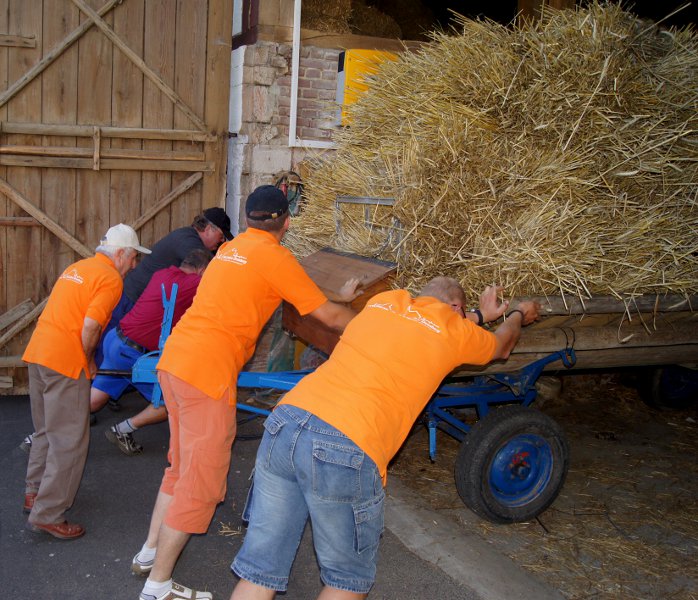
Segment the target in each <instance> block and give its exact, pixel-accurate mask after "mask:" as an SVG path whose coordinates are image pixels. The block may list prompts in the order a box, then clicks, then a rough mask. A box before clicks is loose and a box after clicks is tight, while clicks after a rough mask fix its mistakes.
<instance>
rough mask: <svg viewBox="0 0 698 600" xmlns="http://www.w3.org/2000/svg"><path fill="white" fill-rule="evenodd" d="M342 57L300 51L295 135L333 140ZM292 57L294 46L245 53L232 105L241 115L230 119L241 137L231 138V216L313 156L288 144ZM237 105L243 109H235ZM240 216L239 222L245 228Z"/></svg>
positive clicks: (261, 46)
mask: <svg viewBox="0 0 698 600" xmlns="http://www.w3.org/2000/svg"><path fill="white" fill-rule="evenodd" d="M339 52H340V51H339V50H333V49H325V48H315V47H312V46H303V47H301V56H300V67H299V81H298V105H297V128H296V136H297V138H300V139H302V140H303V141H309V140H320V141H325V142H328V141H331V136H332V130H333V129H335V128H336V122H337V106H336V104H335V96H336V87H337V60H338V56H339ZM291 56H292V48H291V46H290V44H282V43H275V42H263V41H260V42H258V43H257V44H255V45H253V46H247V47H246V48H245V49H244V58H243V59H242V64H240V65H239V68H241V69H242V76H241V77H239V78H237V81H238V82H239V83H238V84H237V85H238V86H239V89H238V90H237V92H238V93H235V91H236V90H235V88H234V89H233V90H232V92H233V93H232V98H233V100H232V101H231V103H232V104H233V106H231V115H232V114H234V113H235V115H236V116H235V118H232V117H231V131H232V133H234V134H236V136H235V137H233V138H232V139H231V145H232V146H234V148H231V149H230V150H231V152H230V153H229V156H230V157H231V160H235V161H237V162H236V164H230V165H229V167H228V172H229V197H228V203H229V209H230V211H231V214H232V213H233V212H235V211H239V210H240V209H241V205H242V204H243V203H244V198H246V197H247V195H248V194H249V193H250V192H251V191H252V190H253V189H254V188H255V187H257V186H258V185H262V184H266V183H275V177H276V175H277V174H278V173H280V172H282V171H288V170H295V169H296V168H297V165H298V163H300V162H301V161H302V160H303V158H304V157H305V156H306V154H307V152H308V151H307V150H305V149H302V148H290V147H289V145H288V135H289V121H290V113H291ZM233 68H234V69H235V66H234V67H233ZM234 81H235V78H234ZM233 85H234V86H236V84H235V83H234V84H233ZM236 98H237V100H236ZM236 102H237V103H239V105H240V106H239V107H237V106H234V104H235V103H236ZM236 129H237V130H236ZM316 151H317V150H316ZM232 173H237V174H236V175H235V179H236V181H231V180H230V176H231V174H232ZM240 214H241V219H240V222H241V223H244V219H242V213H240ZM241 228H243V227H241Z"/></svg>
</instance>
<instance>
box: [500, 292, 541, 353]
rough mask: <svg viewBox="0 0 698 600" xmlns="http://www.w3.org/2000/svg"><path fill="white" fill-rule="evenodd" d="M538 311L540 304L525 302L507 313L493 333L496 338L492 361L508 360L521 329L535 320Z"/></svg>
mask: <svg viewBox="0 0 698 600" xmlns="http://www.w3.org/2000/svg"><path fill="white" fill-rule="evenodd" d="M539 310H540V304H538V303H537V302H532V301H526V302H520V303H519V304H517V305H516V306H515V307H514V308H513V309H512V310H511V311H510V312H509V316H508V317H507V318H506V320H505V321H504V323H502V324H501V325H500V326H499V327H497V330H496V331H495V332H494V335H495V337H496V338H497V345H496V347H495V351H494V357H493V360H496V359H499V358H509V354H511V351H512V350H513V349H514V346H516V342H518V341H519V337H520V336H521V327H523V326H525V325H529V324H530V323H533V321H535V320H537V319H538V311H539Z"/></svg>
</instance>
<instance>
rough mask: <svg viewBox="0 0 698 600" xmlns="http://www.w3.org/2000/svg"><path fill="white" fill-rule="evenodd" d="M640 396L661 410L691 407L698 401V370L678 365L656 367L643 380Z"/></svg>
mask: <svg viewBox="0 0 698 600" xmlns="http://www.w3.org/2000/svg"><path fill="white" fill-rule="evenodd" d="M640 397H641V398H642V399H643V400H644V402H645V403H646V404H647V405H648V406H651V407H652V408H657V409H659V410H684V409H687V408H691V407H692V406H695V404H696V401H698V371H695V370H693V369H687V368H686V367H679V366H678V365H667V366H663V367H656V368H655V369H652V370H650V371H649V372H648V374H647V378H646V379H645V380H644V381H642V385H641V388H640Z"/></svg>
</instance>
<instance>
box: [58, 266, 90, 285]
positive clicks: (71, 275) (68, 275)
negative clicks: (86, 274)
mask: <svg viewBox="0 0 698 600" xmlns="http://www.w3.org/2000/svg"><path fill="white" fill-rule="evenodd" d="M60 279H67V280H68V281H74V282H75V283H79V284H83V283H84V282H85V280H84V279H83V278H82V277H80V275H79V274H78V270H77V269H73V270H72V271H64V272H63V275H61V276H60Z"/></svg>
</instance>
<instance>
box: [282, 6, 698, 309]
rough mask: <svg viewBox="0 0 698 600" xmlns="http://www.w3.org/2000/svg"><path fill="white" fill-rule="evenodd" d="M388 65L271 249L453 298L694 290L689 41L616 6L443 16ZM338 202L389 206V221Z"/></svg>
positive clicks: (694, 99)
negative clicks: (350, 263) (373, 263)
mask: <svg viewBox="0 0 698 600" xmlns="http://www.w3.org/2000/svg"><path fill="white" fill-rule="evenodd" d="M457 27H458V33H457V34H454V33H453V32H452V33H451V34H450V35H447V34H445V33H434V34H432V37H433V40H432V42H431V43H430V44H428V45H426V46H424V47H423V48H422V49H421V50H419V51H418V52H416V53H407V52H405V53H403V54H402V55H401V56H400V57H399V60H397V61H395V62H391V61H387V62H385V63H384V64H383V66H382V67H381V69H380V72H379V74H378V76H376V78H375V81H373V82H372V87H371V89H370V90H369V92H367V93H366V94H365V95H363V97H362V98H361V100H360V101H359V102H358V103H356V104H354V105H352V106H351V107H350V118H351V126H350V127H348V128H346V129H344V130H342V131H340V132H338V133H337V134H336V136H335V140H336V142H337V144H338V149H337V151H336V153H334V154H333V155H332V156H329V157H328V156H325V157H317V158H315V159H314V160H313V162H312V164H311V165H310V173H309V175H308V176H306V179H305V193H306V195H307V197H308V207H307V209H306V212H305V213H304V214H303V215H301V216H300V217H299V218H297V219H296V220H295V221H294V226H293V230H292V233H291V235H289V238H288V242H289V245H290V246H291V248H292V249H293V250H294V251H295V252H297V253H298V254H306V253H308V252H311V251H313V250H315V249H317V248H319V247H322V246H326V245H330V246H334V247H337V248H340V249H343V250H346V251H351V252H357V253H359V254H365V255H373V256H378V257H380V258H383V259H387V260H397V262H398V264H399V267H400V268H399V272H400V275H401V277H400V278H399V282H398V283H399V284H400V285H402V286H406V287H408V288H411V289H418V288H419V287H420V286H421V285H422V284H423V283H424V282H425V281H426V280H427V279H429V278H430V277H432V276H434V275H436V274H444V275H450V276H453V277H456V278H457V279H459V280H461V281H462V282H463V284H464V287H465V289H466V291H467V292H468V295H469V298H471V299H474V298H475V297H477V294H478V292H479V290H481V289H482V288H483V287H484V285H486V284H491V283H492V282H499V283H502V284H503V285H505V286H506V290H507V293H508V294H512V295H514V294H516V295H521V294H535V295H541V294H562V295H563V296H564V295H568V294H572V295H576V296H578V297H580V298H587V297H590V296H592V295H598V294H609V293H610V294H614V295H617V296H626V295H629V294H638V293H647V292H652V293H654V292H662V291H672V292H676V293H686V292H691V293H695V292H696V291H698V236H697V235H696V231H698V210H697V206H696V204H697V201H698V198H697V192H696V190H697V189H698V185H697V184H698V152H697V150H698V135H697V134H696V131H697V130H698V110H697V109H698V85H697V84H698V36H696V34H695V32H694V31H693V30H692V29H684V30H680V31H675V30H672V31H662V30H660V28H658V27H657V26H656V25H655V24H653V23H651V22H647V21H640V20H639V19H637V18H636V17H635V16H634V15H632V14H631V13H628V12H625V11H623V10H622V9H621V8H619V7H618V6H617V5H607V6H605V5H600V4H592V5H591V6H590V7H589V8H588V9H585V10H579V11H577V12H574V11H550V12H549V13H547V15H546V18H545V19H544V20H542V21H540V22H537V23H536V24H532V25H523V26H522V27H521V28H518V29H510V28H506V27H504V26H502V25H498V24H495V23H491V22H484V21H471V20H467V19H465V18H459V20H458V25H457ZM338 195H353V196H370V197H388V198H394V199H395V204H394V206H393V207H392V208H385V207H380V208H375V209H372V210H371V211H370V214H368V215H366V214H365V212H364V208H363V207H352V206H350V205H346V204H343V205H341V209H336V208H335V198H336V197H337V196H338Z"/></svg>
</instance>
